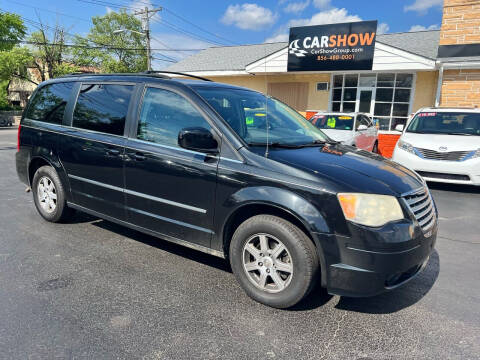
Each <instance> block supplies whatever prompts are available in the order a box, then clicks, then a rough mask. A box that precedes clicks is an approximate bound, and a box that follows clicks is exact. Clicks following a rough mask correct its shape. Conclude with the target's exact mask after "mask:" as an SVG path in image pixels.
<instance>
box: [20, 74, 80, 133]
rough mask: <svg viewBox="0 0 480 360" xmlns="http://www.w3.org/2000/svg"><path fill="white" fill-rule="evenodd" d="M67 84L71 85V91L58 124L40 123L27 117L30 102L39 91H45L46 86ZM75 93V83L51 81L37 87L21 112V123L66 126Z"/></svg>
mask: <svg viewBox="0 0 480 360" xmlns="http://www.w3.org/2000/svg"><path fill="white" fill-rule="evenodd" d="M68 83H71V84H72V89H71V90H70V94H69V96H68V97H67V99H66V102H67V103H66V105H65V110H64V111H63V117H62V121H61V122H60V123H59V124H57V123H51V122H47V121H42V120H36V119H32V118H30V117H28V116H27V114H28V112H29V111H30V108H31V107H32V101H31V100H33V99H34V98H35V97H36V96H37V94H38V93H39V92H40V91H42V90H43V89H45V88H46V87H48V86H53V85H56V84H68ZM76 93H77V82H76V81H52V82H47V83H45V84H44V85H42V86H38V87H37V88H36V89H35V90H34V91H33V93H32V95H31V96H30V99H29V100H28V103H27V106H26V107H25V109H24V110H23V113H22V118H21V120H20V121H21V122H23V121H24V120H26V121H35V122H37V123H41V124H47V125H51V126H68V125H67V122H68V118H69V115H70V112H71V111H70V110H71V104H72V101H74V100H75V98H74V96H76Z"/></svg>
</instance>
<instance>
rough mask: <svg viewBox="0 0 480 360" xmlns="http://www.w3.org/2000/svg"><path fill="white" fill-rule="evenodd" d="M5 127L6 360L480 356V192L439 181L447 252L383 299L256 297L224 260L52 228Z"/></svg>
mask: <svg viewBox="0 0 480 360" xmlns="http://www.w3.org/2000/svg"><path fill="white" fill-rule="evenodd" d="M15 148H16V130H12V129H4V128H0V189H1V191H0V359H113V358H115V359H296V360H298V359H364V360H366V359H479V357H480V188H474V187H466V186H451V185H450V186H449V185H435V184H433V185H431V189H432V193H433V196H434V198H435V201H436V203H437V206H438V208H439V214H440V230H439V236H438V240H437V245H436V250H435V252H434V253H433V254H432V256H431V259H430V261H429V263H428V265H427V267H426V269H425V271H424V272H423V273H422V274H421V275H419V276H418V277H417V278H416V279H414V280H412V281H411V282H410V283H409V284H407V285H406V286H404V287H402V288H400V289H397V290H395V291H393V292H390V293H387V294H383V295H380V296H376V297H372V298H363V299H353V298H344V297H338V296H329V295H327V294H326V293H325V292H324V291H322V290H321V289H317V290H316V291H315V292H314V293H313V294H311V295H310V297H309V298H308V300H307V301H304V302H303V303H301V304H300V305H298V306H297V307H296V308H294V309H292V310H276V309H272V308H268V307H266V306H263V305H261V304H258V303H256V302H254V301H253V300H251V299H250V298H248V297H247V296H246V295H245V293H244V292H243V291H242V289H241V288H240V286H239V285H238V284H237V283H236V281H235V278H234V276H233V274H232V273H231V270H230V268H229V265H228V264H227V263H226V262H225V261H224V260H221V259H218V258H215V257H212V256H210V255H206V254H203V253H199V252H196V251H194V250H190V249H186V248H183V247H180V246H176V245H173V244H170V243H167V242H165V241H162V240H160V239H156V238H154V237H151V236H147V235H144V234H141V233H138V232H136V231H132V230H129V229H126V228H123V227H121V226H119V225H116V224H113V223H110V222H107V221H103V220H100V219H98V218H94V217H91V216H87V215H83V214H77V215H76V216H75V218H74V220H73V221H72V222H70V223H69V224H51V223H48V222H46V221H44V220H42V218H41V217H40V216H39V215H38V214H37V212H36V210H35V207H34V204H33V200H32V194H31V193H26V192H25V186H24V185H23V184H21V183H20V182H19V180H18V179H17V175H16V172H15V164H14V155H15Z"/></svg>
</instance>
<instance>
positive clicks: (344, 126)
mask: <svg viewBox="0 0 480 360" xmlns="http://www.w3.org/2000/svg"><path fill="white" fill-rule="evenodd" d="M310 121H311V122H312V124H313V125H315V126H316V127H317V128H319V129H332V130H352V129H353V122H354V118H353V116H350V115H334V114H322V115H314V116H313V117H312V119H310Z"/></svg>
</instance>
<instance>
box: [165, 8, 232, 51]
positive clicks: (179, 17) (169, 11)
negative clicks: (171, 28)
mask: <svg viewBox="0 0 480 360" xmlns="http://www.w3.org/2000/svg"><path fill="white" fill-rule="evenodd" d="M163 9H164V10H165V11H166V12H168V13H170V14H172V15H173V16H175V17H176V18H178V19H180V20H182V21H184V22H186V23H187V24H190V25H192V26H194V27H196V28H197V29H199V30H201V31H203V32H205V33H207V34H210V35H212V36H215V37H216V38H219V39H221V40H224V41H227V42H229V43H231V44H235V45H240V44H239V43H236V42H234V41H231V40H229V39H226V38H224V37H222V36H220V35H217V34H215V33H212V32H210V31H208V30H205V29H203V28H202V27H200V26H198V25H196V24H194V23H192V22H191V21H189V20H187V19H185V18H183V17H181V16H180V15H178V14H176V13H174V12H173V11H172V10H169V9H167V8H166V7H163Z"/></svg>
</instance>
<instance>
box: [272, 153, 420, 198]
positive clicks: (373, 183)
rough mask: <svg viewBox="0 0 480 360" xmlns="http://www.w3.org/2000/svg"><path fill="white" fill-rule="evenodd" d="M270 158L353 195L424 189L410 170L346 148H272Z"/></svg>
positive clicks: (395, 192)
mask: <svg viewBox="0 0 480 360" xmlns="http://www.w3.org/2000/svg"><path fill="white" fill-rule="evenodd" d="M268 158H269V159H271V160H274V161H278V162H280V163H283V164H286V165H289V166H292V167H295V168H297V169H300V170H303V171H308V172H310V173H313V174H315V175H317V176H318V177H322V178H325V177H326V178H328V179H329V180H330V181H333V182H334V183H336V184H339V185H341V186H339V188H343V189H345V190H342V191H350V192H364V193H377V194H386V195H396V196H399V195H401V194H403V193H406V192H409V191H412V190H416V189H418V188H420V187H422V186H423V182H422V180H421V178H420V177H419V176H418V175H416V174H415V173H414V172H412V171H411V170H409V169H407V168H405V167H403V166H402V165H400V164H397V163H395V162H392V161H390V160H388V159H385V158H383V157H382V156H380V155H376V154H373V153H370V152H368V151H364V150H358V149H356V148H354V147H352V146H346V145H341V144H337V145H323V146H319V147H304V148H299V149H281V148H273V149H272V148H271V149H270V151H269V155H268Z"/></svg>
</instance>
